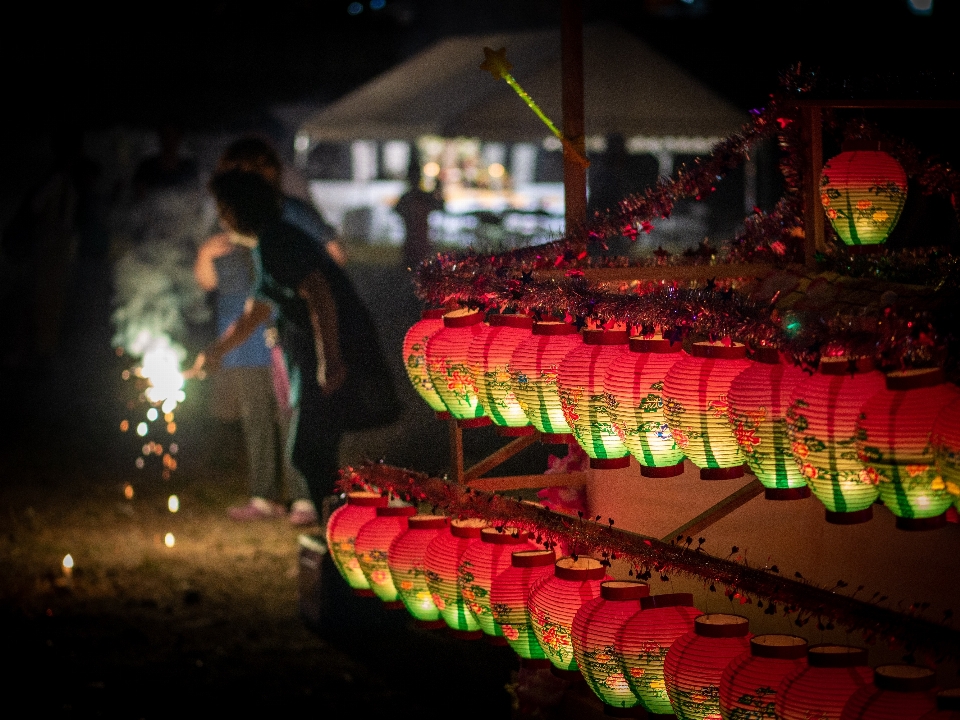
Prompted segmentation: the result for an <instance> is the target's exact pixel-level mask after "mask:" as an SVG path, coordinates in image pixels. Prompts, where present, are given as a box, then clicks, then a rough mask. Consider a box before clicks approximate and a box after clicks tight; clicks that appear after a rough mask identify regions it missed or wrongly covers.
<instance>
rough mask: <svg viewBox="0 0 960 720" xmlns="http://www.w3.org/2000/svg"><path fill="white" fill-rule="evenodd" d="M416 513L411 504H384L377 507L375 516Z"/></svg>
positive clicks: (401, 515) (402, 515)
mask: <svg viewBox="0 0 960 720" xmlns="http://www.w3.org/2000/svg"><path fill="white" fill-rule="evenodd" d="M416 514H417V508H416V507H414V506H413V505H386V506H384V507H378V508H377V517H404V516H406V517H410V516H411V515H416Z"/></svg>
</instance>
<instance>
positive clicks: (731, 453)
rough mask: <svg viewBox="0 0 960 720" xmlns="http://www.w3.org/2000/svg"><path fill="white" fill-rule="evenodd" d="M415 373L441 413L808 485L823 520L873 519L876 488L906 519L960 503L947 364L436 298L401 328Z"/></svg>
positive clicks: (595, 459) (506, 430)
mask: <svg viewBox="0 0 960 720" xmlns="http://www.w3.org/2000/svg"><path fill="white" fill-rule="evenodd" d="M403 352H404V360H405V366H406V369H407V374H408V376H409V378H410V380H411V382H412V383H413V386H414V388H415V389H416V390H417V392H418V393H419V394H420V396H421V397H422V398H423V399H424V400H425V401H426V402H427V403H428V404H429V405H430V407H431V408H433V410H435V411H436V412H437V414H438V415H439V416H440V417H448V418H454V419H455V420H456V421H457V423H458V424H460V425H461V426H463V427H477V426H481V425H489V424H493V425H495V426H496V427H497V430H498V432H500V433H501V434H504V435H508V436H509V435H523V434H529V433H533V432H534V431H535V430H536V431H539V432H540V433H541V440H542V441H543V442H565V441H566V440H567V439H569V438H571V437H573V438H576V441H577V442H578V443H579V444H580V446H581V447H582V448H583V449H584V451H585V452H586V454H587V455H588V456H589V458H590V465H591V467H593V468H597V469H612V468H622V467H626V466H628V465H629V464H630V457H631V455H632V456H633V457H634V458H636V460H637V462H638V463H639V464H640V472H641V474H642V475H645V476H649V477H670V476H674V475H679V474H680V473H682V472H683V463H684V458H686V459H689V460H690V461H691V462H692V463H693V464H694V465H696V466H697V467H698V468H700V476H701V477H702V478H703V479H723V478H734V477H739V476H740V475H742V474H743V472H744V463H746V465H747V466H748V467H749V469H750V471H751V472H753V473H754V474H755V475H756V476H757V478H758V479H759V481H760V482H761V483H762V484H763V485H764V487H765V489H766V497H767V498H768V499H773V500H789V499H798V498H803V497H807V496H809V495H810V493H811V491H812V493H813V494H814V495H815V496H816V497H817V498H818V499H819V500H820V502H821V503H823V505H824V506H825V507H826V516H827V520H828V521H830V522H834V523H839V524H853V523H859V522H864V521H867V520H869V519H870V518H871V517H872V507H873V504H874V502H876V501H877V500H878V498H879V499H881V500H882V501H883V503H884V504H885V505H886V506H887V507H888V508H889V509H890V511H891V512H892V513H893V514H894V515H895V516H896V517H897V526H898V527H900V528H903V529H927V528H933V527H939V526H940V525H942V524H943V523H944V522H945V518H946V511H947V510H948V508H949V507H950V505H951V504H953V503H958V504H960V403H958V402H957V400H958V399H960V390H958V389H957V387H956V386H954V385H953V384H951V383H948V382H945V380H944V376H943V372H942V370H940V369H938V368H926V369H920V370H909V371H902V372H893V373H889V374H886V375H885V374H884V373H881V372H880V371H879V370H877V369H875V367H874V365H873V363H872V361H871V360H870V359H869V358H857V359H849V358H824V359H823V360H821V362H820V365H819V368H818V370H817V372H815V373H814V374H812V375H808V374H807V373H805V372H803V371H802V370H801V369H800V368H798V367H797V366H795V365H793V364H791V363H786V362H783V360H782V358H781V357H780V354H779V352H778V351H777V350H776V349H774V348H771V347H761V348H757V349H756V350H755V351H754V353H753V355H752V359H748V356H747V348H746V346H744V345H743V344H741V343H737V342H730V343H726V344H724V343H721V342H716V343H713V342H698V343H694V344H693V346H692V352H691V353H687V352H685V351H683V350H682V349H681V345H680V344H679V343H671V342H670V341H669V340H665V339H662V338H645V337H629V336H628V333H627V331H625V330H616V329H614V330H606V329H584V330H582V331H578V330H577V329H576V328H575V327H574V326H573V325H571V324H569V323H564V322H555V321H548V322H534V321H533V319H532V318H531V317H529V316H526V315H520V314H494V315H491V316H490V318H489V321H485V316H484V314H483V313H482V312H480V311H477V310H470V309H460V310H453V311H450V312H446V313H444V312H443V311H442V310H427V311H425V312H424V313H423V316H422V318H421V319H420V320H419V321H418V322H416V323H415V324H414V325H413V326H412V327H411V328H410V329H409V330H408V332H407V333H406V336H405V339H404V345H403Z"/></svg>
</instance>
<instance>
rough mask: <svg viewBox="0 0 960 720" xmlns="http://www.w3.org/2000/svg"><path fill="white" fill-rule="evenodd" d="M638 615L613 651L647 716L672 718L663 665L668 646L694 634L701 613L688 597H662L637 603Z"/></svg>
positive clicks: (624, 631)
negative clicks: (667, 716)
mask: <svg viewBox="0 0 960 720" xmlns="http://www.w3.org/2000/svg"><path fill="white" fill-rule="evenodd" d="M640 607H641V610H640V612H638V613H636V614H634V615H633V617H631V618H630V619H628V620H627V622H626V623H625V624H624V626H623V627H622V628H621V630H620V633H619V635H618V636H617V643H616V648H617V652H618V654H619V657H620V660H621V662H622V663H623V674H624V677H625V678H626V680H627V684H628V685H629V686H630V689H631V690H633V692H634V694H636V696H637V697H638V698H639V699H640V704H641V705H643V707H644V708H646V710H647V711H648V712H650V713H655V714H658V715H672V714H673V707H672V706H671V705H670V698H669V697H668V696H667V685H666V681H665V679H664V677H663V664H664V661H665V660H666V657H667V651H668V650H669V649H670V646H671V645H673V643H674V642H675V641H676V640H677V638H680V637H682V636H684V635H686V634H687V633H689V632H692V631H693V621H694V620H695V619H696V618H697V617H699V616H700V615H702V614H703V613H702V612H701V611H700V610H698V609H697V608H695V607H694V606H693V595H691V594H690V593H664V594H661V595H651V596H649V597H645V598H643V599H642V600H640Z"/></svg>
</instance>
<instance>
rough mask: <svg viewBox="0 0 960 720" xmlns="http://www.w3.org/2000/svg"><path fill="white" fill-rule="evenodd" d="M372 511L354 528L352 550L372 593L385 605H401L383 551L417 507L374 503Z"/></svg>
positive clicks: (403, 528)
mask: <svg viewBox="0 0 960 720" xmlns="http://www.w3.org/2000/svg"><path fill="white" fill-rule="evenodd" d="M376 512H377V514H376V516H375V517H374V518H373V519H372V520H369V521H368V522H366V523H365V524H364V525H363V526H361V528H360V530H358V531H357V539H356V541H355V542H354V552H355V553H356V556H357V560H358V561H359V562H360V570H361V571H362V572H363V576H364V577H365V578H366V579H367V582H368V583H370V589H371V590H373V594H374V595H376V596H377V597H378V598H380V599H381V600H383V602H384V604H385V605H387V607H391V608H399V607H403V602H401V600H400V596H399V594H398V593H397V588H396V586H395V585H394V584H393V577H392V576H391V575H390V567H389V566H388V564H387V553H388V551H389V550H390V545H391V543H393V541H394V539H395V538H396V537H397V535H399V534H400V533H402V532H403V531H404V530H406V529H407V518H408V517H410V516H411V515H416V514H417V509H416V508H415V507H414V506H413V505H387V506H386V507H378V508H377V509H376Z"/></svg>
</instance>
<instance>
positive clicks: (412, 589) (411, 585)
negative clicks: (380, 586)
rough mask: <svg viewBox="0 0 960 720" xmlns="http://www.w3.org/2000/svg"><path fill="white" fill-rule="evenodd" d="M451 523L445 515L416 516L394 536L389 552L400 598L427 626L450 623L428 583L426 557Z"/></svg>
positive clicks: (388, 558)
mask: <svg viewBox="0 0 960 720" xmlns="http://www.w3.org/2000/svg"><path fill="white" fill-rule="evenodd" d="M449 523H450V521H449V520H448V519H447V518H446V517H444V516H442V515H412V516H411V517H408V518H407V529H406V530H404V531H403V532H402V533H400V534H399V535H397V537H396V538H394V540H393V542H392V543H390V549H389V550H388V551H387V566H388V567H389V568H390V577H391V578H393V584H394V587H396V588H397V592H398V593H399V595H400V600H402V601H403V604H404V607H406V608H407V611H408V612H409V613H410V614H411V615H413V617H414V619H416V620H417V621H418V622H419V623H420V624H421V625H422V626H424V627H430V628H438V627H445V626H446V622H444V621H443V620H442V619H441V618H440V610H439V609H437V606H436V605H435V604H434V602H433V597H432V596H431V594H430V588H429V587H428V586H427V574H426V570H425V569H424V566H423V557H424V554H425V553H426V551H427V546H428V545H429V544H430V543H431V542H432V541H433V539H434V538H435V537H436V536H437V535H438V534H439V533H442V532H449V530H448V527H449Z"/></svg>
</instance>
